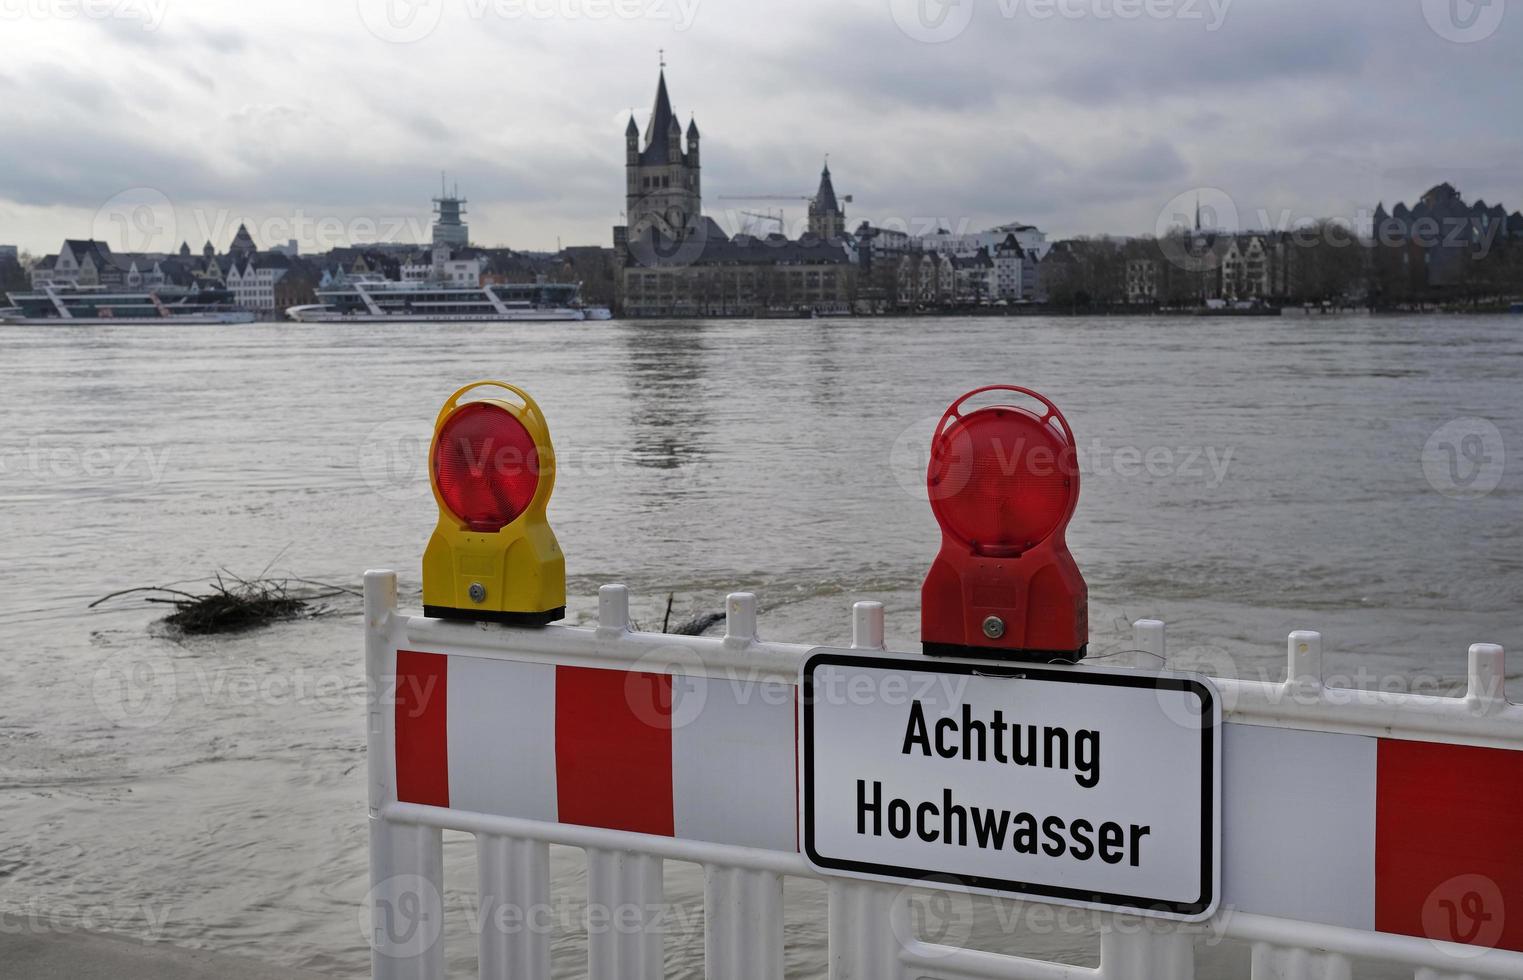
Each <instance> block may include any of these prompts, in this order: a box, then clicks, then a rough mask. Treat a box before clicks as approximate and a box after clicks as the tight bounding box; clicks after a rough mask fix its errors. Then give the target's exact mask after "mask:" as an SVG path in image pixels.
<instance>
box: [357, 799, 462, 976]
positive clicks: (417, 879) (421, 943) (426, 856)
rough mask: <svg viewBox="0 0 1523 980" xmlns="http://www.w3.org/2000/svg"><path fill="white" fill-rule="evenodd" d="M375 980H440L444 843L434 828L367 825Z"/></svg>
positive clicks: (376, 820)
mask: <svg viewBox="0 0 1523 980" xmlns="http://www.w3.org/2000/svg"><path fill="white" fill-rule="evenodd" d="M370 886H371V887H370V896H369V900H370V969H371V976H372V977H373V978H374V980H444V839H443V835H442V834H441V832H440V831H439V830H437V829H435V828H433V827H421V826H416V825H412V824H394V823H389V822H387V821H386V820H383V819H381V818H380V817H372V818H371V819H370Z"/></svg>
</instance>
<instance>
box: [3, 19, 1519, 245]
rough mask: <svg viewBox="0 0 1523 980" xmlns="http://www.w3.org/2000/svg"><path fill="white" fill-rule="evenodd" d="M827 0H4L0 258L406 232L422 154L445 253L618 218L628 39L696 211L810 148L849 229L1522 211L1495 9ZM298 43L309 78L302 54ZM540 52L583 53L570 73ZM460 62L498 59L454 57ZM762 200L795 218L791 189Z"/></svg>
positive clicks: (812, 162)
mask: <svg viewBox="0 0 1523 980" xmlns="http://www.w3.org/2000/svg"><path fill="white" fill-rule="evenodd" d="M1444 6H1446V7H1447V4H1445V5H1444ZM840 7H841V8H844V9H839V10H838V9H835V8H832V9H830V10H818V9H815V8H813V7H806V6H804V5H800V4H781V5H770V6H769V13H768V14H767V15H766V17H765V26H766V28H767V30H766V31H762V30H760V27H761V25H762V19H763V18H762V15H761V14H759V13H758V12H755V11H749V10H745V9H739V10H737V9H732V8H730V7H726V8H724V9H720V8H719V7H717V6H716V5H704V4H701V3H699V2H697V0H690V2H689V3H688V4H687V5H683V4H681V3H678V2H677V0H662V2H657V0H648V2H641V3H634V4H632V5H631V4H622V5H621V4H619V3H610V4H609V5H607V6H597V5H595V4H583V5H577V4H566V3H544V4H539V5H535V4H533V3H528V2H520V3H491V2H486V0H460V2H459V3H454V2H446V0H432V2H428V0H425V2H423V3H420V4H416V5H415V6H414V8H413V9H412V11H411V12H412V13H413V14H414V15H415V16H414V18H413V20H411V21H403V20H396V19H389V18H388V17H386V16H384V15H385V14H386V12H387V11H388V10H390V11H392V13H395V10H394V9H393V8H390V7H379V8H378V7H374V6H372V5H371V4H370V2H369V0H359V2H357V3H352V4H351V3H344V4H336V5H332V6H331V7H324V8H320V9H317V10H309V9H306V8H297V7H295V6H292V5H287V4H271V5H268V6H265V7H261V8H260V9H258V10H239V9H237V8H234V7H231V6H226V7H197V8H182V7H179V6H172V7H167V6H163V5H159V6H157V7H155V6H154V5H153V4H152V3H150V2H149V0H116V2H114V3H107V4H105V5H103V6H101V7H99V8H96V9H97V10H98V11H102V12H104V14H102V15H99V16H97V15H88V16H87V15H86V14H84V13H83V12H82V9H83V8H79V7H69V6H67V5H66V4H64V3H63V2H62V0H58V2H36V3H27V4H12V5H9V6H7V7H6V8H5V14H4V16H5V18H6V22H5V26H6V29H5V32H4V34H5V36H6V37H7V38H9V39H10V40H11V42H12V43H10V44H6V43H5V42H4V41H0V47H3V48H5V49H6V50H5V54H6V58H5V65H6V67H4V68H0V91H7V90H9V91H11V92H13V93H19V92H21V91H23V90H25V91H27V92H28V93H29V94H28V98H27V99H19V98H11V99H7V100H5V101H4V102H3V104H0V127H3V129H0V131H3V132H9V133H16V132H20V131H23V130H24V131H26V132H27V133H28V138H27V140H25V141H22V140H15V139H13V140H0V174H3V176H0V242H5V243H7V244H18V245H20V246H21V247H22V248H23V249H26V250H28V251H31V252H33V253H35V254H42V253H43V252H45V251H47V250H49V249H52V248H55V247H56V245H57V242H58V240H59V239H60V238H62V237H70V238H83V237H90V236H92V235H94V236H97V237H101V238H103V239H104V240H106V241H107V242H108V243H110V244H111V245H112V247H113V248H118V249H126V248H134V247H135V248H136V249H137V250H160V251H171V250H173V249H174V248H177V247H178V245H179V243H180V242H181V241H187V242H189V243H190V244H191V246H192V247H193V248H199V247H200V245H201V243H202V241H204V240H206V239H210V240H212V241H213V242H214V243H215V244H217V245H218V247H221V245H222V243H223V242H224V241H226V240H228V239H229V238H230V237H231V234H232V232H234V231H235V230H236V228H237V226H238V224H240V223H247V224H248V225H249V227H250V228H251V230H254V232H255V237H256V239H258V240H259V244H260V245H261V246H262V247H270V246H272V245H275V244H280V243H283V242H284V241H285V240H286V239H287V238H297V239H299V240H302V243H303V245H304V246H309V247H323V246H325V245H335V244H347V243H348V241H344V240H336V239H335V237H334V236H335V235H337V236H343V237H345V238H348V239H349V240H359V241H365V240H370V241H374V240H385V239H387V238H400V239H401V240H409V241H427V237H428V225H429V221H430V216H429V214H428V211H427V198H428V196H429V194H430V192H431V189H432V188H433V187H435V186H436V182H437V179H438V171H439V170H440V169H448V170H449V171H450V174H451V179H452V180H458V182H459V184H460V186H461V189H462V191H463V192H464V193H465V194H466V195H467V196H469V197H470V198H471V200H472V231H473V235H472V237H473V239H475V240H476V241H478V242H481V243H484V244H502V245H509V246H511V247H514V248H518V249H523V250H549V249H553V248H554V247H555V246H556V245H557V244H558V243H559V244H566V245H570V244H602V243H604V241H605V239H606V235H607V227H608V225H609V224H610V223H612V222H611V221H610V219H611V218H614V219H617V216H618V215H619V213H620V211H621V210H622V200H621V195H620V194H619V191H618V189H619V187H620V176H621V170H622V166H623V158H622V154H621V152H620V149H621V146H622V131H623V127H624V125H625V124H626V123H627V120H628V116H629V112H630V110H631V109H633V111H634V113H635V116H636V118H637V119H638V120H639V121H640V123H641V124H642V125H643V124H644V122H645V117H646V115H647V114H648V112H649V103H648V99H649V92H650V80H651V79H652V78H653V77H654V74H655V70H656V67H657V66H656V60H657V57H658V55H657V51H658V50H661V49H664V51H665V58H666V59H667V61H668V63H669V67H668V71H669V73H670V74H671V77H672V84H673V97H674V98H673V101H674V103H675V109H676V112H677V114H678V115H679V116H680V117H681V119H682V120H683V121H684V123H685V122H686V120H687V119H688V118H689V117H690V115H697V116H699V117H702V119H703V120H704V122H703V126H704V136H705V151H704V157H705V159H704V170H705V174H704V184H705V187H706V188H707V189H708V194H707V195H706V197H707V198H708V199H709V200H708V206H707V208H706V210H707V211H708V213H710V214H713V215H715V216H716V217H719V218H721V219H724V218H726V217H727V216H728V214H729V212H732V211H733V212H737V213H738V212H739V211H740V210H743V209H752V208H755V207H757V206H761V207H762V208H763V209H765V208H766V207H767V206H768V205H766V204H765V201H764V199H763V198H762V197H761V196H763V195H797V196H798V197H800V198H802V197H806V196H808V195H809V194H811V193H812V192H813V190H814V185H815V181H816V178H817V174H818V171H819V166H820V162H821V159H822V157H823V156H824V155H825V154H826V153H829V154H830V159H831V164H832V169H833V170H834V171H835V173H836V178H837V184H838V188H839V190H840V192H841V193H842V194H852V195H854V197H855V202H856V203H855V205H854V207H853V209H852V214H851V221H852V223H853V224H855V223H856V222H857V221H858V220H868V221H871V222H873V223H874V224H880V225H890V226H891V225H893V224H894V223H896V222H897V223H900V224H903V225H905V226H908V227H909V228H910V229H911V230H921V229H923V230H926V231H930V230H934V226H948V227H952V228H954V230H959V226H961V229H960V230H974V229H979V228H984V227H990V226H993V225H996V224H1001V223H1004V222H1008V221H1012V220H1019V221H1026V222H1030V223H1032V224H1036V225H1038V226H1040V227H1042V228H1043V229H1044V230H1047V231H1048V232H1049V234H1050V235H1051V236H1052V237H1053V238H1061V237H1069V236H1074V235H1101V234H1129V235H1136V234H1146V233H1150V232H1153V231H1155V230H1156V229H1157V228H1158V227H1159V221H1160V220H1161V218H1163V217H1165V216H1166V213H1167V212H1168V211H1169V209H1170V208H1171V207H1174V208H1176V209H1177V204H1176V203H1175V202H1176V199H1178V198H1180V197H1181V196H1184V197H1186V198H1188V197H1189V196H1190V195H1192V194H1197V193H1200V192H1204V193H1206V194H1207V196H1208V197H1210V196H1212V195H1219V196H1220V198H1221V199H1222V200H1225V201H1227V202H1230V203H1231V204H1232V205H1233V206H1234V207H1235V209H1236V211H1237V212H1238V215H1239V218H1240V220H1239V224H1240V225H1241V226H1243V227H1250V226H1259V225H1262V224H1263V223H1264V220H1263V219H1264V218H1266V217H1267V219H1268V222H1269V223H1270V224H1277V223H1280V222H1282V221H1285V220H1287V219H1288V220H1290V221H1298V220H1306V219H1310V218H1316V217H1321V216H1331V217H1342V218H1347V219H1349V220H1355V219H1357V218H1358V217H1359V216H1361V215H1364V214H1367V213H1368V212H1369V211H1370V210H1371V209H1372V208H1373V207H1374V205H1375V204H1376V203H1378V202H1380V201H1382V200H1383V201H1385V202H1386V204H1387V205H1388V206H1389V205H1390V204H1391V203H1392V202H1393V201H1396V200H1403V199H1409V198H1411V197H1414V196H1415V195H1416V194H1419V193H1421V192H1422V191H1423V189H1425V188H1426V187H1428V186H1432V185H1434V184H1437V183H1439V182H1440V181H1443V180H1451V181H1453V182H1454V183H1455V184H1456V185H1457V186H1459V187H1460V188H1461V189H1462V190H1463V191H1464V192H1465V194H1466V196H1467V197H1469V198H1472V199H1479V198H1484V199H1487V200H1495V199H1498V198H1500V199H1504V200H1509V201H1512V200H1517V199H1518V198H1520V197H1523V188H1520V187H1519V186H1518V178H1517V176H1516V173H1517V171H1516V166H1515V164H1513V163H1512V161H1514V160H1516V159H1517V158H1518V155H1519V152H1520V150H1523V142H1520V139H1519V136H1518V135H1517V134H1516V133H1513V132H1508V131H1505V130H1503V129H1501V128H1500V127H1499V126H1497V125H1496V120H1498V119H1503V118H1507V116H1506V112H1508V111H1509V110H1508V107H1507V106H1506V100H1507V92H1506V90H1505V87H1503V86H1494V85H1489V84H1487V82H1486V80H1487V79H1489V78H1494V77H1503V73H1505V72H1506V70H1507V69H1509V68H1512V69H1514V70H1515V69H1516V68H1517V67H1518V64H1519V62H1520V60H1523V56H1520V54H1519V51H1520V50H1523V45H1520V44H1519V43H1518V41H1519V39H1520V37H1523V16H1513V17H1510V18H1508V17H1505V16H1504V17H1503V18H1502V19H1501V20H1500V21H1499V22H1498V23H1496V24H1494V25H1491V26H1490V27H1489V28H1488V27H1487V24H1486V23H1485V22H1484V21H1482V22H1480V23H1479V27H1476V26H1472V27H1470V28H1468V30H1470V31H1471V33H1472V34H1473V35H1475V36H1471V37H1466V36H1463V29H1462V28H1461V27H1459V26H1455V28H1454V30H1453V31H1448V32H1445V31H1443V30H1442V27H1443V25H1442V23H1440V24H1438V25H1437V26H1435V24H1434V21H1433V17H1432V13H1433V11H1432V5H1431V4H1429V3H1426V2H1424V3H1418V2H1414V3H1412V4H1405V5H1390V4H1379V5H1377V4H1375V3H1373V0H1371V2H1364V3H1355V4H1350V5H1347V7H1348V9H1340V10H1336V11H1329V10H1325V9H1322V8H1321V7H1319V6H1314V5H1311V4H1307V3H1301V2H1294V3H1281V4H1277V5H1275V6H1273V7H1270V6H1269V5H1267V4H1264V3H1257V2H1252V0H1236V2H1231V0H1217V2H1216V3H1214V4H1212V3H1206V2H1205V0H1201V2H1199V3H1196V2H1195V0H1178V2H1177V3H1168V2H1158V3H1153V4H1149V5H1147V7H1146V8H1145V9H1146V10H1152V11H1155V12H1157V14H1158V15H1157V16H1154V15H1149V14H1147V13H1143V14H1140V15H1138V16H1136V17H1132V18H1125V17H1123V16H1122V15H1121V14H1120V13H1118V11H1121V10H1122V9H1123V8H1125V9H1132V8H1127V7H1126V6H1125V0H1121V2H1120V3H1117V4H1115V5H1114V6H1111V5H1110V4H1109V3H1105V4H1097V3H1068V4H1062V5H1056V4H1049V5H1047V10H1048V14H1049V16H1047V17H1046V18H1045V19H1044V18H1041V16H1040V11H1041V10H1042V9H1043V7H1042V0H1027V2H1025V3H1015V2H1013V0H1012V2H1006V0H1001V2H999V3H991V4H988V5H982V6H979V7H977V8H973V7H969V6H967V5H966V4H965V3H964V4H957V3H947V4H940V3H939V0H923V2H920V0H916V2H908V0H903V2H902V0H892V2H883V0H879V2H866V0H864V2H861V3H855V4H842V5H840ZM1137 7H1138V9H1143V8H1142V5H1141V4H1139V5H1137ZM1102 8H1103V9H1102ZM1190 8H1193V13H1194V14H1195V15H1197V16H1194V17H1192V16H1189V14H1190V13H1192V10H1191V9H1190ZM599 9H600V10H604V11H608V13H607V14H606V16H604V17H602V18H601V19H599V18H595V17H593V16H592V15H591V13H590V12H591V11H593V10H599ZM68 10H74V11H75V14H74V15H73V16H67V15H66V11H68ZM1065 10H1066V11H1068V12H1069V13H1073V14H1077V15H1078V16H1076V17H1070V16H1067V15H1065V14H1064V13H1063V11H1065ZM377 11H380V19H379V20H377V16H378V14H377ZM575 11H583V13H582V14H580V15H574V12H575ZM619 11H623V12H624V13H622V14H621V13H619ZM1053 11H1057V12H1056V13H1055V14H1054V13H1053ZM1502 11H1503V13H1504V14H1505V8H1502ZM927 13H931V14H938V15H941V16H940V17H939V19H938V18H937V17H929V18H928V17H925V16H922V15H924V14H927ZM1482 14H1483V15H1484V14H1485V10H1482ZM418 18H422V19H421V20H418ZM1313 23H1314V24H1315V25H1316V30H1315V31H1310V30H1305V29H1304V28H1305V27H1306V25H1308V24H1313ZM259 26H263V27H265V28H269V27H271V26H277V27H278V28H279V30H276V31H271V30H268V29H266V30H254V28H255V27H259ZM1483 29H1484V31H1485V33H1484V35H1482V34H1481V33H1479V32H1481V31H1482V30H1483ZM1117 31H1125V32H1129V33H1130V34H1131V35H1132V36H1131V37H1129V38H1128V43H1127V44H1125V45H1119V46H1118V45H1114V44H1108V45H1106V47H1105V49H1104V50H1107V51H1108V52H1110V54H1109V55H1108V56H1107V58H1106V59H1104V63H1103V64H1101V63H1098V62H1097V60H1096V59H1093V58H1089V57H1087V56H1086V51H1091V47H1090V46H1091V45H1096V44H1098V43H1099V42H1101V41H1104V40H1106V39H1107V38H1109V39H1110V40H1112V41H1113V40H1114V38H1115V33H1114V32H1117ZM1456 31H1459V32H1460V34H1459V35H1458V36H1457V37H1446V36H1443V35H1444V34H1445V33H1449V34H1454V33H1455V32H1456ZM420 32H421V33H420ZM412 34H419V36H417V37H416V38H413V39H410V38H411V35H412ZM763 36H765V38H766V41H765V42H763V41H762V40H760V38H762V37H763ZM276 38H278V40H276ZM17 41H23V42H25V43H16V42H17ZM82 45H85V46H88V47H89V50H91V51H92V55H91V59H90V63H89V64H88V65H85V64H82V63H80V62H79V60H78V56H77V52H78V51H79V50H82V49H83V48H82ZM318 50H322V51H323V59H322V62H321V64H317V63H314V62H311V61H309V60H306V59H305V58H304V55H305V54H307V53H312V52H316V51H318ZM568 50H576V51H578V52H582V54H581V56H579V57H578V58H576V59H575V62H574V65H573V67H571V68H567V67H566V65H567V63H568V62H567V59H566V58H565V55H566V53H567V51H568ZM1094 50H1098V48H1095V49H1094ZM1091 53H1092V52H1091ZM478 62H479V63H481V64H487V65H493V66H496V68H497V69H498V73H497V74H494V73H492V72H478V73H475V74H471V75H465V74H463V73H460V72H459V69H458V65H459V64H463V63H473V64H474V63H478ZM974 65H977V66H978V67H977V69H976V70H975V68H974V67H973V66H974ZM991 66H993V67H992V68H991ZM314 70H315V71H316V74H317V76H318V77H320V78H322V79H323V80H324V83H323V84H315V83H314V81H313V78H314ZM297 79H300V82H299V83H298V82H297V81H296V80H297ZM1455 90H1464V91H1466V93H1467V95H1466V98H1467V101H1466V103H1465V104H1464V105H1463V106H1462V107H1460V108H1458V109H1455V108H1454V106H1453V104H1452V103H1453V100H1452V98H1450V97H1449V94H1448V93H1449V92H1452V91H1455ZM1203 96H1204V97H1203ZM1445 101H1447V102H1448V103H1449V106H1448V109H1447V111H1443V112H1438V111H1436V108H1434V110H1433V111H1425V108H1424V107H1436V106H1437V105H1438V104H1439V103H1440V102H1445ZM1203 104H1204V106H1205V107H1204V108H1203V107H1202V105H1203ZM748 195H757V197H755V198H750V197H748ZM748 201H754V203H747V202H748ZM145 206H146V207H147V211H146V212H145V210H144V208H145ZM770 206H771V207H773V208H775V207H776V206H777V205H776V204H772V205H770ZM783 207H784V209H785V210H786V212H787V218H788V221H789V224H790V226H795V225H800V226H801V225H802V224H803V221H804V207H803V202H802V201H801V200H800V201H798V202H796V203H793V204H786V203H785V204H784V205H783ZM166 208H167V209H169V211H168V213H169V214H170V215H171V217H170V218H169V220H168V221H165V220H162V218H163V215H164V214H165V209H166ZM144 213H152V214H155V215H156V216H157V217H158V218H159V220H157V221H156V222H155V221H150V222H147V223H146V224H145V223H142V222H140V221H138V220H137V219H138V218H139V217H140V216H141V215H142V214H144ZM165 225H168V226H169V227H167V228H166V227H164V226H165ZM286 229H289V232H290V233H288V234H279V232H280V231H281V230H286ZM266 230H268V233H265V234H261V232H265V231H266ZM728 230H730V231H735V230H739V229H738V228H734V227H731V228H729V229H728ZM388 232H392V233H391V234H388ZM157 238H162V239H163V241H162V242H160V241H157V240H153V241H151V242H150V241H148V239H157ZM134 239H136V240H134ZM171 239H172V241H171ZM150 245H151V246H152V248H151V249H150V248H145V246H150Z"/></svg>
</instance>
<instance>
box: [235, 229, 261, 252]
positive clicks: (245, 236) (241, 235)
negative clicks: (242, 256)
mask: <svg viewBox="0 0 1523 980" xmlns="http://www.w3.org/2000/svg"><path fill="white" fill-rule="evenodd" d="M255 248H256V247H255V245H254V236H253V235H250V234H249V229H248V226H247V225H239V226H238V234H236V235H234V236H233V244H232V245H230V246H229V247H228V251H229V252H252V251H255Z"/></svg>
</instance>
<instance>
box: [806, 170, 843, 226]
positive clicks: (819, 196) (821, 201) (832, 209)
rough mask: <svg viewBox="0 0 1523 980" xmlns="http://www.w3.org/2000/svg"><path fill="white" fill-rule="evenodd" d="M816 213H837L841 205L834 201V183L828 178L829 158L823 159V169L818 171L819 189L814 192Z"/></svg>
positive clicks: (839, 211)
mask: <svg viewBox="0 0 1523 980" xmlns="http://www.w3.org/2000/svg"><path fill="white" fill-rule="evenodd" d="M813 210H814V211H815V213H818V214H839V213H841V205H840V203H839V202H837V201H836V188H835V184H834V183H833V182H832V181H831V179H830V160H829V159H828V158H827V159H826V161H825V169H823V170H821V171H820V189H819V190H818V191H815V194H814V208H813Z"/></svg>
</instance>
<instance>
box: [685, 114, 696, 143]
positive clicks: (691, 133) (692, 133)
mask: <svg viewBox="0 0 1523 980" xmlns="http://www.w3.org/2000/svg"><path fill="white" fill-rule="evenodd" d="M687 138H688V139H690V140H695V139H697V138H698V120H697V119H695V118H692V117H689V118H688V121H687Z"/></svg>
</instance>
